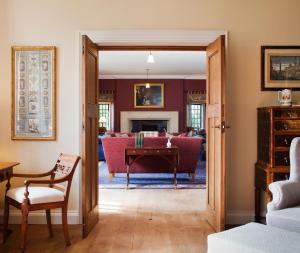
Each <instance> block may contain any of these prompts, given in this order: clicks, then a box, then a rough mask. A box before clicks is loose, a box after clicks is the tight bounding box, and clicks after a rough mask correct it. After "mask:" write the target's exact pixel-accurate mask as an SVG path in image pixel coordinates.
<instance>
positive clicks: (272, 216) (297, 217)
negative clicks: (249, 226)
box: [266, 206, 300, 233]
mask: <svg viewBox="0 0 300 253" xmlns="http://www.w3.org/2000/svg"><path fill="white" fill-rule="evenodd" d="M266 218H267V224H268V225H270V226H273V227H277V228H282V229H285V230H288V231H292V232H297V233H300V206H296V207H291V208H286V209H282V210H278V211H272V212H268V213H267V217H266Z"/></svg>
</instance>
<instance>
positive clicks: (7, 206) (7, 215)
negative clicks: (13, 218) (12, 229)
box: [3, 198, 9, 243]
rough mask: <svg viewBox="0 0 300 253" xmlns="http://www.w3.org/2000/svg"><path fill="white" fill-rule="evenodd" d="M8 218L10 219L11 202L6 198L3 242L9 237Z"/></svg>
mask: <svg viewBox="0 0 300 253" xmlns="http://www.w3.org/2000/svg"><path fill="white" fill-rule="evenodd" d="M8 219H9V203H8V200H7V198H5V203H4V217H3V243H5V241H6V237H7V229H8Z"/></svg>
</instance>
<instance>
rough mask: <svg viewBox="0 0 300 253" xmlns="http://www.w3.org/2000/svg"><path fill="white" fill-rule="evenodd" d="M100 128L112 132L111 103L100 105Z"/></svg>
mask: <svg viewBox="0 0 300 253" xmlns="http://www.w3.org/2000/svg"><path fill="white" fill-rule="evenodd" d="M99 126H100V127H105V128H106V130H110V126H111V104H110V103H100V104H99Z"/></svg>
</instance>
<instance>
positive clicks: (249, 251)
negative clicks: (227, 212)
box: [207, 223, 300, 253]
mask: <svg viewBox="0 0 300 253" xmlns="http://www.w3.org/2000/svg"><path fill="white" fill-rule="evenodd" d="M207 240H208V250H207V252H208V253H282V252H289V253H296V252H297V253H299V249H300V234H299V233H293V232H289V231H286V230H283V229H279V228H275V227H271V226H266V225H261V224H258V223H249V224H247V225H244V226H240V227H237V228H233V229H230V230H227V231H224V232H221V233H216V234H211V235H209V236H208V239H207Z"/></svg>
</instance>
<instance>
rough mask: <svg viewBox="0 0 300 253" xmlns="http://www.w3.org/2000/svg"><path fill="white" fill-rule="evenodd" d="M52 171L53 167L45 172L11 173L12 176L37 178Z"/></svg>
mask: <svg viewBox="0 0 300 253" xmlns="http://www.w3.org/2000/svg"><path fill="white" fill-rule="evenodd" d="M53 172H54V169H52V170H50V171H48V172H45V173H39V174H17V173H13V174H12V176H13V177H23V178H37V177H47V176H50V175H52V174H53Z"/></svg>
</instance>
